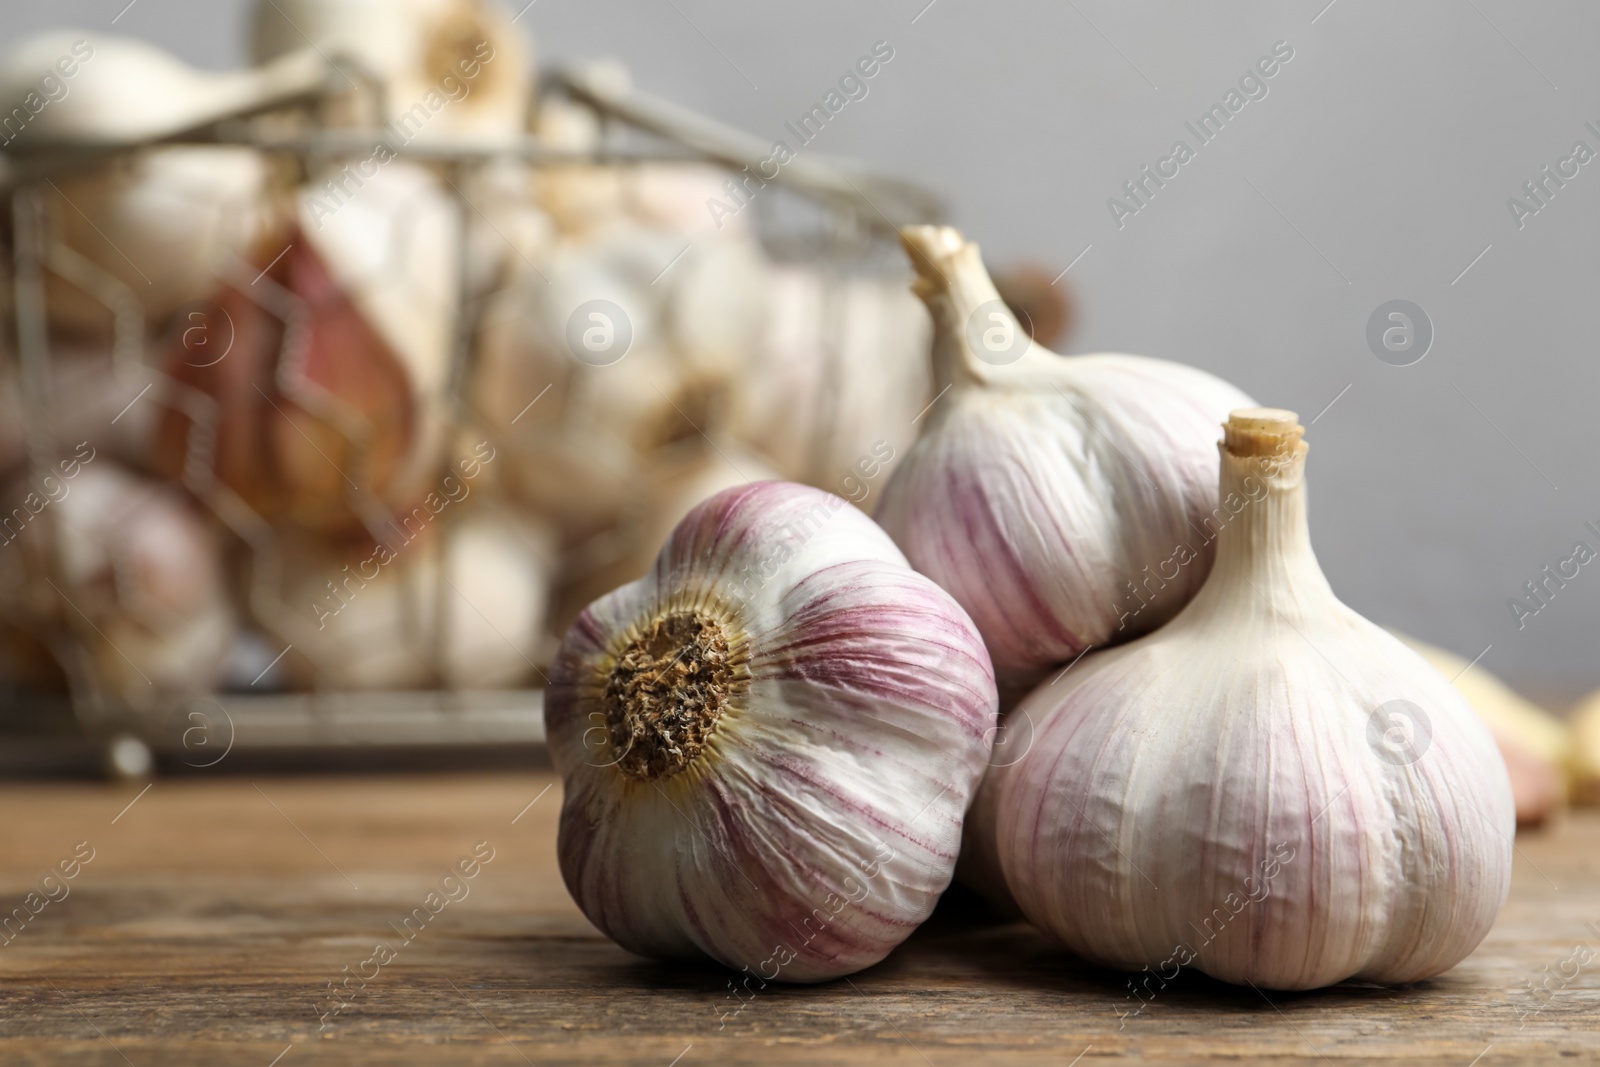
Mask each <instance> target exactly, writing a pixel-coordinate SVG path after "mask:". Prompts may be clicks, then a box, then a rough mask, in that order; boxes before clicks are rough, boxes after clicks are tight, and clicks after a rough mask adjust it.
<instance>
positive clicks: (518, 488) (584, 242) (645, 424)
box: [471, 220, 763, 543]
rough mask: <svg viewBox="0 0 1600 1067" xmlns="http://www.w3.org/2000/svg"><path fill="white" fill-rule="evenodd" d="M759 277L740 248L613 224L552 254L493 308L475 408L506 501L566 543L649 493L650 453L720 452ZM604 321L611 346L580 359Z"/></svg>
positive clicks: (750, 339) (755, 326)
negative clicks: (684, 446)
mask: <svg viewBox="0 0 1600 1067" xmlns="http://www.w3.org/2000/svg"><path fill="white" fill-rule="evenodd" d="M686 246H688V247H687V248H686ZM762 266H763V264H762V262H761V260H760V259H759V256H758V255H757V254H756V253H755V252H753V251H752V250H751V249H750V248H748V247H744V246H735V245H731V244H728V243H719V242H716V241H706V240H702V241H696V242H693V243H692V244H691V242H690V240H689V239H687V238H685V237H681V236H678V235H673V234H669V233H666V232H665V231H662V230H658V229H649V228H646V227H643V226H640V225H638V224H635V223H632V222H628V221H626V220H622V221H619V222H618V223H617V224H615V225H613V226H610V227H608V228H606V229H605V230H603V231H597V232H595V233H593V234H590V235H587V236H585V237H582V238H570V239H568V240H566V241H563V242H561V243H560V244H559V245H558V246H557V248H556V250H555V252H554V254H553V255H552V256H551V257H550V258H548V259H547V260H545V261H544V262H542V263H541V264H540V265H539V267H538V268H537V271H535V270H534V269H532V268H530V269H528V270H526V271H524V272H523V273H522V274H521V276H520V277H519V278H518V279H517V281H516V282H515V283H513V285H511V286H510V287H508V288H506V289H505V290H503V291H502V292H500V293H499V294H497V295H496V296H495V297H494V298H493V300H492V301H491V303H490V306H489V309H488V311H487V312H486V313H485V316H484V323H483V327H482V331H481V341H480V347H479V353H478V368H477V373H476V377H475V380H474V381H473V383H472V385H471V396H472V399H473V404H474V407H475V408H476V410H477V411H478V412H479V414H481V416H482V417H483V419H484V422H485V425H486V426H487V427H488V428H489V429H490V430H491V432H492V433H493V434H494V435H495V437H496V440H497V441H499V442H502V443H504V445H505V446H506V448H505V451H506V453H507V457H508V458H507V468H508V470H509V472H510V473H509V476H508V477H509V485H510V487H511V489H512V491H513V492H514V494H515V495H516V496H517V497H518V499H520V500H522V501H523V502H525V503H527V504H528V505H530V506H532V507H533V508H535V509H537V510H538V511H539V512H541V513H542V514H545V515H548V516H551V517H552V518H554V519H555V520H556V521H558V523H559V524H560V525H561V528H562V530H563V534H564V536H565V538H566V539H567V541H568V543H574V542H576V541H579V540H583V539H586V538H588V537H591V536H593V535H594V534H595V533H596V532H598V531H600V530H602V529H604V528H606V527H608V526H610V525H613V524H615V523H616V522H617V521H619V520H620V518H621V517H622V513H623V511H624V510H625V509H626V508H627V506H628V505H629V503H630V502H631V501H634V500H636V499H638V498H639V497H640V496H641V495H642V494H644V493H647V492H648V491H649V486H650V485H651V484H652V482H653V481H654V476H655V472H654V470H653V468H652V466H651V463H652V457H653V456H654V455H655V454H656V453H657V451H658V450H660V449H662V448H664V447H666V446H668V445H671V444H673V443H674V442H678V441H683V440H686V439H694V440H701V439H702V438H701V434H707V435H709V436H710V437H711V438H712V439H713V440H720V439H722V437H723V434H722V430H723V429H724V427H727V426H728V425H730V424H731V422H732V418H733V416H732V408H733V404H734V402H735V399H736V393H737V386H738V384H739V381H740V379H741V377H742V370H743V367H744V366H745V361H746V358H747V356H748V353H749V351H750V349H751V348H753V347H754V345H755V341H756V338H757V337H758V336H759V332H760V328H761V313H762V310H763V307H762V302H761V299H760V294H761V292H762V286H763V278H762ZM597 314H599V315H603V316H604V318H603V320H601V319H595V318H594V316H595V315H597ZM602 321H603V324H604V326H605V328H606V329H607V330H609V331H610V332H609V333H608V334H607V341H608V343H609V344H610V345H611V347H610V348H606V349H602V350H594V351H589V350H587V349H585V348H583V344H584V343H585V342H584V340H583V339H584V338H585V337H587V336H588V334H587V333H586V332H585V331H586V330H587V329H589V328H590V325H589V324H591V323H594V322H602ZM575 485H581V486H583V487H584V490H583V492H581V493H574V492H573V491H572V487H573V486H575Z"/></svg>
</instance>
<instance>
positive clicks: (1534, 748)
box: [1391, 631, 1572, 826]
mask: <svg viewBox="0 0 1600 1067" xmlns="http://www.w3.org/2000/svg"><path fill="white" fill-rule="evenodd" d="M1391 632H1392V631H1391ZM1395 636H1396V637H1398V638H1399V639H1400V640H1402V641H1404V642H1405V643H1406V645H1407V646H1408V647H1409V648H1410V649H1411V650H1412V651H1413V652H1415V653H1417V655H1419V656H1421V657H1422V658H1423V659H1425V660H1427V661H1428V663H1429V664H1431V665H1432V666H1433V668H1434V669H1435V670H1437V671H1438V672H1439V673H1440V674H1442V675H1444V676H1445V677H1446V678H1448V679H1450V684H1451V685H1453V686H1455V688H1456V691H1457V692H1458V693H1460V694H1461V695H1462V696H1463V697H1465V698H1466V700H1467V703H1469V704H1471V705H1472V709H1473V710H1474V711H1476V712H1477V713H1478V717H1479V718H1481V719H1482V720H1483V721H1484V724H1485V725H1486V726H1488V727H1489V732H1490V733H1491V734H1493V735H1494V740H1495V744H1497V745H1499V746H1500V755H1501V756H1502V757H1504V758H1505V761H1506V770H1507V772H1508V773H1509V774H1510V775H1511V793H1512V795H1513V796H1514V797H1516V801H1517V825H1519V826H1534V825H1537V824H1539V823H1541V822H1543V821H1544V820H1546V819H1548V818H1549V817H1550V816H1552V815H1554V814H1555V813H1556V812H1557V811H1559V810H1560V809H1561V808H1563V807H1565V806H1566V801H1567V791H1568V781H1567V773H1568V771H1567V769H1568V767H1569V766H1570V765H1571V763H1572V733H1571V731H1570V730H1568V729H1567V724H1566V723H1564V722H1562V721H1561V720H1560V719H1558V718H1556V717H1555V716H1554V715H1552V714H1550V713H1549V712H1548V711H1546V710H1544V709H1543V708H1541V707H1539V706H1538V705H1537V704H1535V703H1533V702H1532V701H1530V700H1528V699H1526V698H1525V697H1523V696H1521V695H1520V694H1518V693H1517V692H1516V691H1515V690H1513V689H1512V688H1511V687H1510V686H1508V685H1506V683H1504V682H1502V681H1501V680H1500V679H1499V678H1496V677H1495V676H1494V675H1492V674H1490V673H1489V671H1488V669H1487V668H1485V667H1484V666H1483V665H1482V664H1480V663H1472V662H1471V661H1469V660H1466V659H1463V658H1461V657H1460V656H1457V655H1456V654H1455V653H1453V652H1446V651H1445V650H1444V649H1442V648H1435V647H1434V646H1433V645H1430V644H1426V643H1424V642H1422V641H1418V640H1417V639H1416V638H1414V637H1407V636H1406V635H1405V634H1401V633H1396V634H1395Z"/></svg>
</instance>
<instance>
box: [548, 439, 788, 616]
mask: <svg viewBox="0 0 1600 1067" xmlns="http://www.w3.org/2000/svg"><path fill="white" fill-rule="evenodd" d="M649 466H650V477H649V479H648V480H647V482H646V483H645V484H643V485H641V486H640V487H639V492H638V495H637V497H636V498H635V499H633V500H632V501H629V502H628V503H626V504H624V505H623V507H622V508H621V511H620V517H619V518H618V520H617V522H616V524H615V525H614V526H611V527H609V528H607V529H606V530H605V531H604V532H602V533H600V534H598V535H596V536H595V537H593V538H591V539H590V540H589V541H588V542H586V543H584V544H581V545H578V546H576V547H575V548H573V549H572V550H571V551H569V552H568V553H567V557H566V559H565V561H564V566H563V567H562V571H563V574H562V582H561V588H560V591H559V593H558V595H557V599H556V606H555V609H554V611H553V612H552V623H553V625H554V632H555V633H556V634H558V635H559V634H563V633H565V632H566V630H567V627H568V626H570V625H571V624H572V621H573V620H574V619H576V618H577V617H578V614H579V612H581V611H582V610H583V609H584V608H585V607H587V606H588V605H589V604H590V603H591V602H592V601H594V600H595V599H597V598H599V597H600V596H603V595H604V594H605V593H607V592H609V591H611V590H612V589H615V588H617V587H618V586H621V585H626V584H627V583H628V582H633V581H637V580H638V579H639V578H640V577H642V576H643V575H644V574H645V573H646V572H648V571H649V570H650V568H651V566H652V565H653V564H654V563H655V559H656V555H657V553H659V552H660V551H661V546H662V545H663V544H664V543H666V540H667V538H668V537H670V536H671V535H672V530H673V527H675V526H677V525H678V523H680V522H682V521H683V517H684V516H685V515H687V514H689V512H690V511H692V510H693V509H694V507H695V505H696V504H699V503H701V502H702V501H704V500H707V499H709V498H711V497H713V496H715V495H716V494H718V493H720V492H722V491H723V490H724V489H732V488H735V487H737V486H741V485H747V484H749V483H751V482H761V481H776V480H778V474H777V472H775V471H773V470H772V469H771V468H770V467H768V466H767V465H766V463H765V462H764V461H763V460H761V459H760V458H759V457H757V456H754V455H751V454H749V453H747V452H745V451H743V450H741V449H739V448H737V447H735V446H733V445H728V446H726V447H721V448H713V447H712V446H711V445H710V444H709V443H708V442H707V441H705V440H704V439H703V438H697V439H695V440H690V441H680V442H678V443H676V444H673V445H669V446H668V447H666V448H664V449H662V450H661V451H660V452H658V453H657V454H656V455H655V456H653V457H652V458H651V460H650V465H649Z"/></svg>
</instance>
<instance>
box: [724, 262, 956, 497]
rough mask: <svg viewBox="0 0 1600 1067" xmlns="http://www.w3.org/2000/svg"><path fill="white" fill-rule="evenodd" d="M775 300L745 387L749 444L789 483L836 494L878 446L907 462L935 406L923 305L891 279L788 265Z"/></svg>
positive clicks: (778, 276) (772, 288)
mask: <svg viewBox="0 0 1600 1067" xmlns="http://www.w3.org/2000/svg"><path fill="white" fill-rule="evenodd" d="M767 300H768V305H769V313H768V318H767V326H766V330H765V332H764V333H763V334H762V337H761V341H760V344H759V345H758V346H757V348H756V350H755V356H754V359H753V360H752V365H751V367H750V370H749V372H748V374H746V375H745V376H744V377H743V378H742V379H741V382H740V391H741V399H740V404H739V423H740V425H739V434H740V437H741V439H742V440H744V441H745V442H746V443H747V444H748V445H749V446H750V447H751V448H754V449H756V450H758V451H760V452H761V453H762V454H763V455H766V456H768V457H770V458H771V460H772V461H773V463H774V464H775V465H776V466H777V467H778V469H779V470H780V471H782V472H783V473H784V475H785V476H787V477H789V478H792V479H794V480H795V481H799V482H806V483H807V484H809V485H815V486H817V487H818V488H822V489H828V490H832V491H834V492H838V491H839V490H840V488H841V480H842V479H844V478H847V477H849V476H850V475H851V472H852V469H853V468H854V467H855V466H856V464H857V463H858V462H859V461H860V459H861V457H863V456H868V455H871V454H872V452H873V446H874V445H875V444H878V443H879V442H883V443H884V444H885V445H887V446H888V449H889V451H890V452H891V454H892V455H893V456H898V455H900V454H903V453H904V452H905V451H906V450H907V448H908V445H909V441H910V439H911V436H912V435H913V434H914V433H915V432H916V428H915V426H914V425H913V422H912V420H913V419H916V418H917V415H918V414H919V413H920V412H921V411H922V410H923V409H924V408H925V407H927V406H928V401H929V400H931V399H933V390H932V389H930V388H929V386H930V384H931V380H932V379H931V375H930V374H929V367H928V341H929V339H930V337H931V331H930V330H929V329H928V317H927V314H926V313H925V312H924V311H923V309H922V307H921V306H920V305H919V304H918V302H917V300H916V298H915V297H913V296H912V295H911V294H910V293H909V292H907V291H906V287H905V286H904V285H903V284H899V283H896V282H893V281H891V280H889V279H883V278H874V277H871V276H867V275H852V276H845V277H832V276H830V275H828V274H826V273H824V272H822V271H819V270H817V269H816V268H814V267H810V266H803V265H789V264H785V265H783V266H780V267H775V268H774V269H773V270H772V272H771V283H770V285H769V287H768V291H767ZM880 448H881V446H880ZM883 467H884V470H883V471H880V472H879V473H878V475H877V476H876V477H877V478H879V479H881V480H880V481H878V482H877V484H876V485H875V486H873V487H872V488H873V489H881V488H882V487H883V486H884V485H886V484H887V483H888V478H887V477H886V476H885V472H886V471H887V470H890V469H893V460H892V459H891V461H888V462H885V463H884V465H883ZM847 494H848V495H849V496H850V497H851V499H853V500H857V501H858V502H864V501H865V500H866V499H868V497H865V496H861V497H858V496H857V495H856V494H855V493H854V492H850V491H849V490H847ZM869 495H870V497H871V499H872V500H873V502H874V503H876V500H877V497H876V493H872V494H869ZM868 510H869V511H870V510H871V508H868Z"/></svg>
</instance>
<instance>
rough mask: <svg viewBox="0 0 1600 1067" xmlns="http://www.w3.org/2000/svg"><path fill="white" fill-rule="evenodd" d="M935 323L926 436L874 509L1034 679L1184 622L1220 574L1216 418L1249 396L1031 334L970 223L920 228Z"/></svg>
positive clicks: (1018, 670) (1004, 663) (921, 292)
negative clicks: (1076, 351) (1186, 610)
mask: <svg viewBox="0 0 1600 1067" xmlns="http://www.w3.org/2000/svg"><path fill="white" fill-rule="evenodd" d="M902 238H903V240H904V242H905V245H906V248H907V250H908V251H909V252H910V254H911V260H912V263H913V264H914V265H915V266H916V269H917V275H918V278H917V282H916V284H915V286H914V288H915V291H916V293H917V295H918V296H920V297H922V299H923V300H924V301H925V302H926V303H927V305H928V309H929V311H930V312H932V314H933V320H934V342H933V361H934V377H935V381H934V387H935V389H936V390H943V389H944V388H945V387H946V386H948V387H949V395H946V396H943V397H942V398H940V399H939V400H937V401H935V403H934V405H933V408H932V409H931V410H930V411H929V412H928V414H927V415H926V416H924V419H925V422H924V424H923V427H922V436H921V438H920V439H918V441H917V442H916V443H915V444H914V445H913V446H912V447H911V448H910V449H909V450H908V453H907V455H906V456H905V458H904V459H903V460H902V461H901V464H900V466H899V467H898V468H897V469H896V471H895V474H894V477H893V479H892V480H891V481H890V482H889V485H888V487H887V488H886V490H885V495H884V498H883V500H882V502H881V504H880V506H879V509H878V512H877V517H878V520H879V521H880V522H882V523H883V525H884V528H885V529H887V530H888V531H889V533H890V534H891V535H892V536H893V537H894V539H895V543H896V544H898V545H899V546H900V547H901V548H902V549H904V550H905V553H906V556H907V558H909V559H910V560H911V564H912V566H914V567H916V568H917V569H918V570H920V571H922V573H924V574H926V575H928V576H929V577H931V578H933V579H934V580H935V581H937V582H938V583H939V584H940V585H942V586H944V587H945V588H946V589H948V590H950V593H951V595H952V596H954V597H955V598H956V600H957V601H958V602H959V603H960V604H961V605H962V606H963V607H964V608H966V609H967V611H968V613H970V614H971V615H972V618H973V621H974V622H976V623H977V625H978V629H979V631H980V632H981V633H982V634H983V638H984V641H985V643H987V644H988V646H989V651H990V653H991V654H992V655H993V656H994V664H995V669H996V670H997V671H1000V672H1003V673H1012V674H1020V675H1026V674H1029V673H1030V672H1038V671H1041V670H1042V669H1044V668H1048V667H1050V666H1051V665H1053V664H1057V663H1064V662H1066V661H1068V660H1070V659H1072V658H1073V657H1074V656H1076V655H1077V654H1078V653H1080V652H1081V651H1083V650H1084V649H1086V648H1088V647H1090V646H1091V645H1093V646H1101V645H1106V644H1109V643H1112V642H1116V641H1123V640H1127V639H1128V638H1131V637H1135V636H1138V635H1139V634H1142V633H1146V632H1148V631H1150V630H1152V629H1154V628H1155V627H1157V626H1159V625H1161V624H1162V623H1163V622H1165V621H1167V620H1168V619H1170V618H1171V617H1172V616H1173V615H1175V614H1176V613H1177V612H1178V610H1179V609H1180V608H1182V607H1183V605H1184V604H1185V603H1186V602H1187V601H1188V599H1189V598H1190V597H1192V596H1193V595H1194V594H1195V592H1196V591H1197V590H1198V589H1199V588H1200V584H1201V583H1202V582H1203V581H1204V580H1205V576H1206V572H1207V571H1208V570H1209V569H1210V566H1211V556H1212V542H1213V540H1214V538H1215V535H1216V526H1217V522H1218V515H1217V512H1216V511H1215V509H1216V507H1217V500H1216V495H1215V483H1216V469H1217V468H1216V454H1215V450H1214V443H1215V440H1216V426H1217V423H1218V422H1220V421H1221V420H1222V419H1223V418H1224V417H1226V415H1227V412H1228V411H1229V410H1231V409H1233V408H1237V407H1241V406H1245V405H1248V404H1249V403H1250V400H1249V399H1248V398H1247V397H1246V396H1245V395H1244V394H1243V393H1241V392H1239V390H1237V389H1235V388H1234V387H1233V386H1231V385H1228V384H1227V383H1226V382H1223V381H1221V380H1219V379H1217V378H1214V377H1212V376H1211V375H1209V374H1206V373H1205V372H1203V371H1199V370H1195V369H1194V368H1192V367H1186V366H1183V365H1181V364H1177V363H1169V362H1166V361H1164V360H1158V359H1146V358H1142V357H1139V356H1122V355H1096V356H1070V357H1061V356H1057V355H1056V354H1055V353H1053V352H1050V351H1048V350H1046V349H1044V348H1042V347H1041V346H1039V345H1036V344H1032V343H1031V342H1030V341H1029V339H1028V336H1027V334H1026V333H1025V332H1024V331H1023V330H1021V329H1020V328H1019V327H1018V325H1017V322H1016V319H1015V318H1014V317H1013V316H1012V315H1011V312H1010V311H1009V310H1007V308H1006V307H1005V305H1004V303H1002V302H1001V300H1000V296H999V294H998V292H997V291H996V290H995V287H994V285H993V283H992V282H990V280H989V276H988V274H987V273H986V272H985V271H984V268H983V262H982V260H981V259H980V258H979V255H978V247H977V246H976V245H974V244H972V243H970V242H968V241H966V240H965V239H964V238H962V236H961V234H960V233H958V232H957V231H955V230H953V229H949V228H938V227H929V226H920V227H919V226H913V227H908V228H906V229H905V230H904V231H903V232H902Z"/></svg>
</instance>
